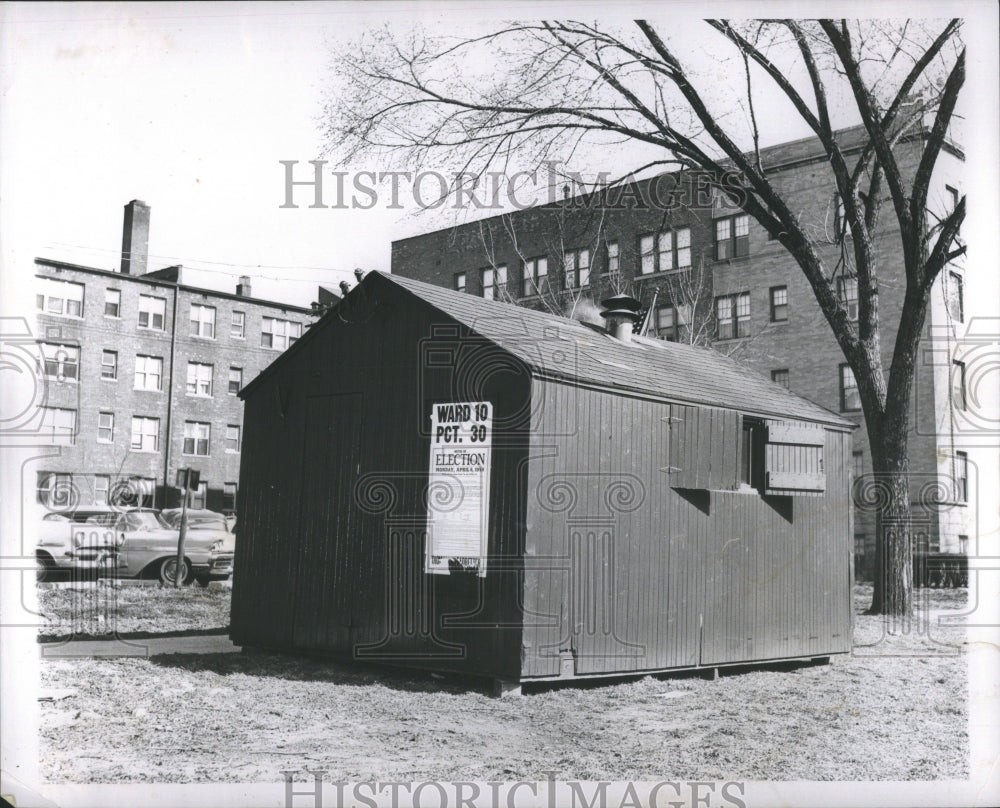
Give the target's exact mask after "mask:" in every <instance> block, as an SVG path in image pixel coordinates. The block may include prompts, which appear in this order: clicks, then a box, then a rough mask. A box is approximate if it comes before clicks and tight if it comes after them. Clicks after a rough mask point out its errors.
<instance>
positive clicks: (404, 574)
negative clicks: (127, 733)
mask: <svg viewBox="0 0 1000 808" xmlns="http://www.w3.org/2000/svg"><path fill="white" fill-rule="evenodd" d="M399 294H400V293H398V292H396V293H394V294H393V293H384V294H382V295H374V296H373V297H374V299H369V300H368V301H366V303H365V305H366V308H365V310H363V311H359V310H354V311H350V310H348V311H346V312H344V311H342V312H341V314H342V315H346V316H343V317H334V318H328V319H327V320H325V321H324V322H323V324H322V325H321V326H319V327H320V328H323V329H324V332H323V333H322V334H317V335H316V336H315V338H312V339H310V340H309V341H308V343H307V344H305V345H303V346H301V350H298V351H297V352H296V354H295V355H293V356H288V357H286V361H285V362H283V364H282V366H280V367H276V368H274V369H273V370H272V372H271V374H270V375H269V376H268V377H266V378H264V379H262V380H261V381H260V383H259V384H258V386H257V387H256V388H254V389H253V390H252V391H251V393H250V394H249V395H248V397H247V401H246V415H245V422H244V423H245V429H246V434H245V441H244V453H243V457H244V462H243V469H242V473H243V475H244V476H243V478H242V479H243V484H242V486H241V489H240V501H239V543H240V552H239V553H238V554H237V561H236V571H235V575H234V584H233V607H232V630H231V634H232V637H233V640H234V642H237V643H239V644H245V645H258V646H265V647H272V648H280V649H285V650H300V651H313V652H320V653H332V654H336V655H339V656H347V657H351V658H354V659H360V660H370V661H382V662H395V663H399V664H405V665H408V666H415V667H427V668H434V669H452V670H461V671H466V672H475V673H483V674H489V675H495V676H502V677H506V678H511V677H513V678H516V676H517V673H518V670H519V667H520V628H521V619H520V606H519V601H520V592H521V572H520V562H519V558H520V552H521V546H522V542H523V520H524V513H523V506H522V503H523V497H522V496H521V495H520V492H521V491H523V489H524V487H525V478H526V466H525V463H524V459H525V457H526V454H527V444H526V441H527V438H526V434H527V425H528V423H529V421H528V417H527V413H528V391H529V376H528V373H527V370H526V369H525V368H524V367H523V366H522V365H520V364H519V363H517V362H516V361H514V360H512V358H511V357H510V355H509V354H506V353H505V352H502V351H500V350H499V349H497V348H496V347H495V346H493V345H492V344H491V343H487V342H485V341H483V340H479V339H477V338H476V337H475V335H471V334H470V333H469V332H468V329H464V328H460V327H459V326H458V325H457V324H455V323H454V322H453V321H449V320H447V318H445V317H444V316H443V315H440V314H438V313H435V312H434V311H433V310H432V309H430V308H429V307H426V306H423V305H416V304H414V303H412V302H407V303H406V304H405V305H400V301H399ZM477 400H488V401H491V402H492V403H493V405H494V443H493V467H492V474H491V501H490V509H489V525H490V528H489V552H490V556H491V557H490V560H489V562H488V568H487V569H488V574H487V576H486V577H485V578H480V577H477V576H475V575H471V574H451V575H430V574H427V573H425V572H424V552H425V541H426V527H427V509H426V501H425V489H426V487H427V483H428V466H429V451H430V438H429V427H430V420H429V416H430V407H431V404H433V403H447V402H453V401H477Z"/></svg>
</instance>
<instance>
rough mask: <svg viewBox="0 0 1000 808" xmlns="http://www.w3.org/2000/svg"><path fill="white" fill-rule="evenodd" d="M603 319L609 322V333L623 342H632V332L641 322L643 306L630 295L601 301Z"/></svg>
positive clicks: (615, 296)
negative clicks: (640, 311) (640, 312)
mask: <svg viewBox="0 0 1000 808" xmlns="http://www.w3.org/2000/svg"><path fill="white" fill-rule="evenodd" d="M601 305H602V306H604V311H602V312H601V317H603V318H604V319H605V320H606V321H607V327H608V333H609V334H611V336H613V337H615V338H616V339H620V340H621V341H622V342H631V341H632V330H633V328H634V327H635V324H636V323H638V322H639V320H640V319H641V318H640V315H639V310H640V309H641V308H642V304H641V303H640V302H639V301H638V300H636V299H635V298H634V297H629V296H628V295H614V296H613V297H609V298H606V299H605V300H602V301H601Z"/></svg>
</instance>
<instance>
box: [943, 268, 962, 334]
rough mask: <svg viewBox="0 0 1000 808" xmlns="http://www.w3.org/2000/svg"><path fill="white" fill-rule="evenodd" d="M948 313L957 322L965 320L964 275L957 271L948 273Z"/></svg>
mask: <svg viewBox="0 0 1000 808" xmlns="http://www.w3.org/2000/svg"><path fill="white" fill-rule="evenodd" d="M946 294H947V297H948V314H949V315H951V319H952V320H954V321H955V322H956V323H963V322H965V293H964V290H963V289H962V276H961V275H959V274H958V273H957V272H949V273H948V289H947V291H946Z"/></svg>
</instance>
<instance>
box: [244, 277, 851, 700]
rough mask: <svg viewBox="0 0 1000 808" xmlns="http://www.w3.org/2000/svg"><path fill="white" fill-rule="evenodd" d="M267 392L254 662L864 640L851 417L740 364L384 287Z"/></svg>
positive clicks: (504, 674)
mask: <svg viewBox="0 0 1000 808" xmlns="http://www.w3.org/2000/svg"><path fill="white" fill-rule="evenodd" d="M625 336H626V337H627V335H625ZM241 395H242V396H243V398H244V400H245V417H244V441H243V459H242V467H241V473H240V478H241V480H240V491H239V502H238V506H237V507H238V530H239V534H238V542H239V551H238V552H237V554H236V569H235V575H234V581H233V599H232V629H231V636H232V639H233V641H234V642H235V643H237V644H240V645H249V646H258V647H266V648H272V649H281V650H287V651H302V652H319V653H327V654H333V655H338V656H342V657H348V658H352V659H357V660H367V661H380V662H387V663H394V664H400V665H406V666H412V667H419V668H426V669H432V670H441V671H457V672H463V673H469V674H475V675H481V676H486V677H491V678H493V679H495V680H497V681H498V682H501V683H510V686H516V685H517V684H518V683H520V682H525V681H533V680H546V679H554V678H573V677H584V676H601V675H622V674H627V673H639V672H650V671H664V670H671V669H683V668H699V667H707V668H715V667H719V666H723V665H733V664H744V663H750V662H764V661H772V660H785V659H802V658H819V657H827V656H829V655H831V654H838V653H846V652H848V651H849V650H850V647H851V626H852V612H851V534H852V530H851V498H850V459H851V450H850V431H851V429H852V428H853V424H851V422H849V421H847V420H845V419H843V418H841V417H840V416H838V415H836V414H834V413H832V412H830V411H828V410H826V409H824V408H822V407H819V406H817V405H816V404H813V403H811V402H809V401H807V400H805V399H803V398H801V397H799V396H796V395H793V394H792V393H790V392H789V391H788V390H786V389H785V388H783V387H781V386H779V385H776V384H773V383H771V382H770V381H768V380H765V379H763V378H761V377H759V376H758V375H756V374H754V373H752V372H750V371H748V370H746V369H745V368H743V367H741V366H740V365H738V364H737V363H735V362H733V361H731V360H729V359H728V358H726V357H724V356H722V355H720V354H718V353H716V352H713V351H710V350H706V349H701V348H696V347H691V346H687V345H681V344H676V343H669V342H663V341H660V340H653V339H646V338H642V337H638V336H635V337H631V338H630V339H629V338H619V337H616V336H613V335H612V334H611V333H609V332H608V331H607V330H606V329H603V328H601V327H598V326H593V325H588V324H584V323H580V322H576V321H573V320H567V319H564V318H561V317H555V316H551V315H548V314H545V313H541V312H537V311H532V310H528V309H525V308H521V307H516V306H513V305H508V304H504V303H499V302H494V301H488V300H484V299H482V298H477V297H473V296H471V295H468V294H464V293H461V292H455V291H451V290H447V289H442V288H439V287H436V286H430V285H427V284H424V283H421V282H418V281H414V280H410V279H405V278H399V277H396V276H392V275H385V274H381V273H377V272H372V273H370V274H369V275H367V276H366V277H365V278H364V280H363V281H362V282H361V283H360V284H359V285H358V286H357V287H355V288H354V289H353V290H352V291H351V292H350V293H349V294H348V295H347V296H346V297H345V298H344V300H342V301H341V302H340V303H339V304H338V306H337V307H336V308H335V309H334V310H332V311H331V312H329V313H328V314H327V315H326V316H325V317H324V318H323V319H322V320H321V321H320V322H319V323H317V324H316V325H315V326H314V327H313V328H311V329H310V330H309V331H308V333H307V334H306V335H305V336H303V338H302V339H300V340H299V341H298V342H297V343H296V344H295V345H294V346H292V347H291V348H290V349H289V350H288V351H286V352H285V353H284V354H283V355H282V356H281V357H280V358H279V359H278V360H277V361H275V362H274V363H273V364H272V365H271V366H270V367H269V368H267V370H266V371H265V372H264V373H262V374H261V375H260V376H259V377H258V378H257V379H255V380H254V381H253V382H252V383H251V384H250V385H248V386H247V387H246V388H245V389H244V390H243V392H242V393H241Z"/></svg>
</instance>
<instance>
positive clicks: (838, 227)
mask: <svg viewBox="0 0 1000 808" xmlns="http://www.w3.org/2000/svg"><path fill="white" fill-rule="evenodd" d="M833 200H834V206H835V211H836V215H835V216H834V223H833V227H834V239H833V240H834V242H835V243H837V244H839V243H840V241H841V239H842V238H850V237H851V223H850V222H848V221H847V214H846V213H845V211H844V200H843V198H842V197H841V196H840V194H834V197H833Z"/></svg>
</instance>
